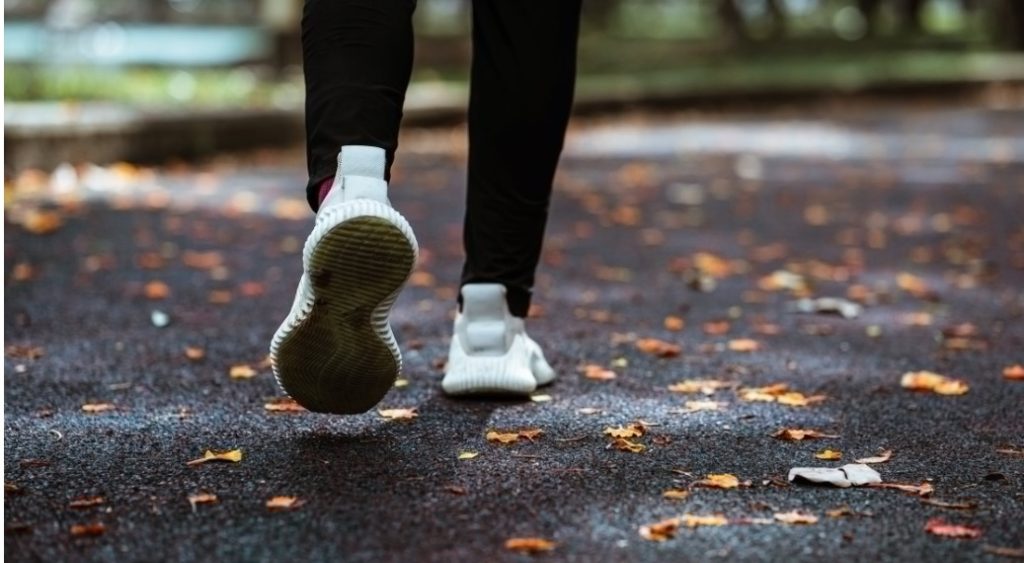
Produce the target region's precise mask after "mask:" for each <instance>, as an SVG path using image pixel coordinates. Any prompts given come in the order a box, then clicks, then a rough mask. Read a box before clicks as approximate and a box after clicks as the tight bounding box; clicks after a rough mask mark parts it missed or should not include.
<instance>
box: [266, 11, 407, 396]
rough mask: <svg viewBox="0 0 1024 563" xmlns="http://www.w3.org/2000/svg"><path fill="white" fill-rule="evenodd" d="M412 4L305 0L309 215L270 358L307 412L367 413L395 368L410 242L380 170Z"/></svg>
mask: <svg viewBox="0 0 1024 563" xmlns="http://www.w3.org/2000/svg"><path fill="white" fill-rule="evenodd" d="M413 8H414V2H413V0H307V2H306V9H305V13H304V16H303V22H302V47H303V60H304V64H305V72H306V88H307V97H306V103H307V114H306V119H307V135H308V137H309V138H308V152H309V177H310V181H309V185H308V186H307V196H308V197H309V202H310V205H312V206H313V209H315V210H316V211H317V214H316V221H315V224H314V226H313V231H312V233H311V234H310V235H309V238H308V239H306V244H305V245H304V246H303V251H302V266H303V271H302V277H301V278H300V279H299V287H298V290H297V291H296V293H295V300H294V302H293V303H292V308H291V311H290V312H289V313H288V316H287V317H286V318H285V319H284V322H282V323H281V326H280V327H279V328H278V329H277V332H276V333H275V334H274V337H273V340H272V341H271V344H270V359H271V363H272V365H273V369H274V375H275V376H276V377H277V380H278V382H279V383H280V384H281V387H282V388H283V389H284V390H285V392H286V393H288V395H290V396H291V397H292V398H293V399H295V400H296V401H298V402H299V403H300V404H301V405H303V406H304V407H306V408H308V409H309V410H312V411H317V412H332V413H357V412H364V411H366V410H369V409H370V408H371V407H373V406H374V405H376V404H377V403H378V402H380V400H381V399H382V398H383V397H384V395H385V394H386V393H387V392H388V390H389V389H390V388H391V386H392V385H393V384H394V381H395V378H396V377H397V376H398V373H399V372H400V371H401V366H402V356H401V352H400V350H399V348H398V343H397V342H396V340H395V336H394V334H393V333H392V331H391V326H390V325H389V324H388V316H389V314H390V312H391V306H392V305H393V304H394V302H395V299H396V298H397V297H398V292H399V291H400V290H401V289H402V286H403V285H404V284H405V282H406V280H407V279H408V277H409V274H410V273H411V271H412V268H413V265H414V264H415V262H416V254H417V250H418V248H417V245H416V238H415V236H414V235H413V233H412V228H411V227H410V226H409V223H408V222H407V221H406V220H405V218H403V217H402V216H401V215H400V214H399V213H398V212H397V211H396V210H394V209H392V207H391V204H390V203H389V201H388V197H387V189H388V185H387V177H388V173H387V170H388V166H389V164H390V162H391V160H392V159H393V157H394V151H395V148H396V147H397V144H398V126H399V122H400V120H401V116H402V102H403V99H404V97H405V89H406V87H407V86H408V82H409V73H410V68H411V64H412V45H413V43H412V25H411V20H410V18H411V16H412V11H413Z"/></svg>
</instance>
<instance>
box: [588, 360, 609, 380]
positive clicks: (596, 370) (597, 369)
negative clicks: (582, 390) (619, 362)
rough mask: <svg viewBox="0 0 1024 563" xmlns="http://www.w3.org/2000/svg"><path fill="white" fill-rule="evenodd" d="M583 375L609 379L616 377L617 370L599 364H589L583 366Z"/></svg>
mask: <svg viewBox="0 0 1024 563" xmlns="http://www.w3.org/2000/svg"><path fill="white" fill-rule="evenodd" d="M583 377H586V378H587V379H594V380H597V381H609V380H612V379H615V372H614V371H612V370H610V369H605V368H603V367H601V366H599V365H597V364H587V365H585V366H583Z"/></svg>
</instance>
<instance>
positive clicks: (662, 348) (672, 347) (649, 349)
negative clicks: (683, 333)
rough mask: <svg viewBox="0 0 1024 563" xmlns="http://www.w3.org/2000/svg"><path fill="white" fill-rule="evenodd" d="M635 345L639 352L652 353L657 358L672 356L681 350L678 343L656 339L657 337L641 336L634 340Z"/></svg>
mask: <svg viewBox="0 0 1024 563" xmlns="http://www.w3.org/2000/svg"><path fill="white" fill-rule="evenodd" d="M636 347H637V348H639V349H640V351H641V352H644V353H646V354H652V355H654V356H657V357H659V358H674V357H676V356H678V355H679V354H681V353H682V351H683V349H682V348H681V347H680V346H679V345H677V344H672V343H671V342H665V341H664V340H658V339H657V338H641V339H640V340H637V341H636Z"/></svg>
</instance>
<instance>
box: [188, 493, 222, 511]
mask: <svg viewBox="0 0 1024 563" xmlns="http://www.w3.org/2000/svg"><path fill="white" fill-rule="evenodd" d="M215 502H217V495H215V494H211V493H199V494H195V495H189V496H188V503H189V504H190V505H192V511H193V512H195V510H196V505H197V504H213V503H215Z"/></svg>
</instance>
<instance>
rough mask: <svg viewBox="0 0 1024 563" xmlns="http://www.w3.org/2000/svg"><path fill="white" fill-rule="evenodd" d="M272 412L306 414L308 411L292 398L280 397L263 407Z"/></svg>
mask: <svg viewBox="0 0 1024 563" xmlns="http://www.w3.org/2000/svg"><path fill="white" fill-rule="evenodd" d="M263 408H264V409H266V410H268V411H270V412H306V409H305V408H304V407H303V406H302V405H300V404H299V403H297V402H296V401H295V399H293V398H291V397H278V398H276V399H272V400H270V401H269V402H267V403H266V404H264V405H263Z"/></svg>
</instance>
